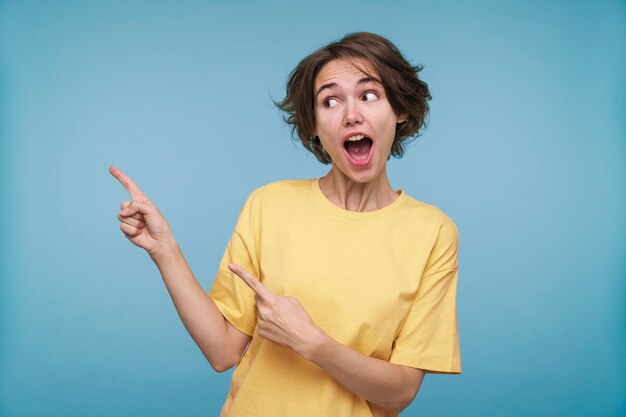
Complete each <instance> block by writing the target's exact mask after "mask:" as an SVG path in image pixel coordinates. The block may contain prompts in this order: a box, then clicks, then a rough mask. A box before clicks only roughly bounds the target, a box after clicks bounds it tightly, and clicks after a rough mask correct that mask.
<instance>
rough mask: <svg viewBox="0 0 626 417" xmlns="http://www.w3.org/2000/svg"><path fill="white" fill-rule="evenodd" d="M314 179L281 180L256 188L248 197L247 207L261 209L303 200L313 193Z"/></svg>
mask: <svg viewBox="0 0 626 417" xmlns="http://www.w3.org/2000/svg"><path fill="white" fill-rule="evenodd" d="M313 181H314V180H313V179H306V180H281V181H275V182H271V183H269V184H265V185H263V186H261V187H258V188H256V189H255V190H254V191H252V192H251V193H250V195H249V196H248V198H247V199H246V203H245V205H244V208H245V207H248V208H250V209H260V208H261V207H263V206H264V207H272V206H275V205H277V204H279V205H284V204H286V203H289V202H294V201H298V200H301V199H302V197H303V196H305V195H307V194H309V193H311V190H312V182H313Z"/></svg>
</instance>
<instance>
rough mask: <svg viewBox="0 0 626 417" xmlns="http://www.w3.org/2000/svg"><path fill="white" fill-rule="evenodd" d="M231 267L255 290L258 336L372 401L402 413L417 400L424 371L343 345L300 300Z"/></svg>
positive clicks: (238, 267)
mask: <svg viewBox="0 0 626 417" xmlns="http://www.w3.org/2000/svg"><path fill="white" fill-rule="evenodd" d="M230 269H231V271H233V272H234V273H235V274H236V275H238V276H239V277H240V278H241V279H243V280H244V281H245V282H246V284H248V286H250V288H252V290H253V291H254V292H255V294H256V296H255V297H256V305H257V312H258V314H257V320H258V327H257V332H258V334H259V336H261V337H263V338H264V339H267V340H269V341H271V342H272V343H275V344H277V345H279V346H281V347H284V348H288V349H291V350H293V351H294V352H296V353H298V354H299V355H301V356H302V357H303V358H305V359H307V360H309V361H311V362H313V363H315V364H316V365H317V366H319V367H320V368H321V369H323V370H324V371H326V373H327V374H328V375H330V376H331V377H332V378H333V379H335V380H336V381H337V382H339V383H340V384H342V385H343V386H344V387H346V388H347V389H349V390H350V391H352V392H353V393H355V394H357V395H359V396H360V397H363V398H364V399H365V400H367V401H369V402H370V403H373V404H376V405H378V406H380V407H383V408H385V409H387V410H391V411H394V412H396V413H399V412H400V411H402V410H404V409H405V408H406V407H407V406H408V405H409V404H410V403H411V401H413V398H415V395H416V394H417V391H418V390H419V387H420V385H421V384H422V380H423V379H424V371H422V370H421V369H416V368H411V367H408V366H403V365H396V364H393V363H390V362H387V361H384V360H381V359H377V358H372V357H370V356H366V355H364V354H362V353H360V352H357V351H355V350H352V349H350V348H349V347H347V346H344V345H342V344H341V343H339V342H337V341H336V340H334V339H333V338H332V337H330V336H329V335H328V334H326V333H325V332H324V331H323V330H322V329H320V328H319V327H318V326H317V325H316V324H315V323H314V322H313V320H311V318H310V317H309V315H308V314H307V312H306V311H305V310H304V308H303V307H302V305H301V304H300V302H299V301H298V300H297V299H295V298H293V297H284V296H280V295H276V294H274V293H272V292H271V291H270V290H268V289H267V288H265V287H264V286H263V284H262V283H261V282H260V281H259V280H258V279H257V278H256V277H254V276H253V275H252V274H250V273H249V272H247V271H246V270H244V269H243V268H241V267H240V266H238V265H235V264H231V265H230Z"/></svg>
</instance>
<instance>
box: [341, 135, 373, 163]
mask: <svg viewBox="0 0 626 417" xmlns="http://www.w3.org/2000/svg"><path fill="white" fill-rule="evenodd" d="M373 145H374V141H373V140H372V139H370V138H368V137H367V136H365V135H354V136H351V137H349V138H348V139H347V140H346V141H345V142H344V143H343V147H344V149H345V150H346V153H347V154H348V157H349V159H350V162H352V163H353V164H354V165H357V166H362V165H366V164H367V163H368V162H369V160H370V158H371V154H372V147H373Z"/></svg>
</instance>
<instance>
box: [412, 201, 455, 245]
mask: <svg viewBox="0 0 626 417" xmlns="http://www.w3.org/2000/svg"><path fill="white" fill-rule="evenodd" d="M403 209H404V210H405V213H403V215H405V216H409V217H411V218H413V219H414V221H417V222H419V223H423V224H427V225H429V226H431V227H432V228H433V229H435V230H436V231H437V233H438V234H439V235H440V236H441V235H444V236H442V237H448V238H449V239H458V229H457V226H456V224H455V223H454V221H453V220H452V219H451V218H450V216H448V215H447V214H446V213H445V212H444V211H443V210H442V209H440V208H439V207H437V206H435V205H432V204H428V203H424V202H422V201H419V200H416V199H415V198H413V197H410V196H407V201H406V204H404V205H403Z"/></svg>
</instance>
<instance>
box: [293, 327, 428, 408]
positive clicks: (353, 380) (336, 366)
mask: <svg viewBox="0 0 626 417" xmlns="http://www.w3.org/2000/svg"><path fill="white" fill-rule="evenodd" d="M303 356H304V357H305V358H306V359H308V360H310V361H311V362H313V363H315V364H316V365H317V366H319V367H320V368H322V369H323V370H324V371H326V373H328V374H329V375H330V376H331V377H332V378H333V379H335V380H336V381H337V382H339V383H340V384H342V385H343V386H344V387H346V388H347V389H349V390H350V391H352V392H353V393H355V394H357V395H359V396H361V397H363V398H364V399H366V400H367V401H369V402H371V403H373V404H376V405H378V406H381V407H383V408H385V409H387V410H392V411H395V412H398V413H399V412H400V411H402V410H403V409H404V408H406V407H407V406H408V405H409V404H410V403H411V401H412V400H413V398H414V397H415V395H416V394H417V391H418V390H419V387H420V384H421V382H422V379H423V377H424V373H423V371H421V370H418V369H413V368H408V367H404V366H401V365H396V364H392V363H389V362H387V361H384V360H381V359H376V358H372V357H369V356H366V355H363V354H362V353H359V352H357V351H355V350H352V349H350V348H348V347H346V346H344V345H342V344H341V343H339V342H337V341H335V340H334V339H332V338H331V337H330V336H328V335H326V334H325V333H323V334H322V335H321V336H320V337H319V339H318V341H317V342H316V343H314V344H313V345H312V349H310V350H309V351H308V352H305V353H304V354H303Z"/></svg>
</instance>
